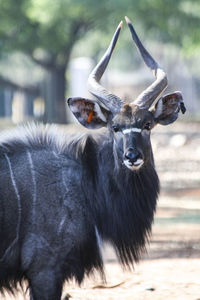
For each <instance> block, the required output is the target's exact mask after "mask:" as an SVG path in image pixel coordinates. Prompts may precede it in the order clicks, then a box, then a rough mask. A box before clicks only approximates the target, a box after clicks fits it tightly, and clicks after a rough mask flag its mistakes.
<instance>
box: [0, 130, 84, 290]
mask: <svg viewBox="0 0 200 300" xmlns="http://www.w3.org/2000/svg"><path fill="white" fill-rule="evenodd" d="M45 130H46V129H44V127H40V128H39V127H37V126H35V125H32V126H29V128H21V129H18V130H14V131H12V130H11V131H8V132H5V133H4V134H3V135H2V136H1V137H0V241H1V243H0V288H1V286H3V285H4V284H5V282H6V281H5V278H6V276H8V277H9V276H10V277H11V278H12V277H13V278H14V279H16V276H19V277H20V276H22V277H23V274H24V273H25V272H27V270H29V269H30V266H31V268H34V266H35V268H42V265H43V264H44V263H46V262H47V260H48V259H49V263H52V264H54V263H55V262H58V264H59V261H63V260H64V259H65V258H66V257H68V260H69V257H70V255H71V254H70V252H71V253H72V250H73V253H74V254H76V249H75V248H78V247H79V245H81V243H84V241H85V240H86V237H87V236H88V224H87V226H86V223H88V220H87V218H86V212H85V208H84V203H85V199H84V195H83V193H82V190H81V176H82V165H81V163H80V161H78V160H77V159H75V156H74V155H73V154H70V153H68V149H67V147H66V144H67V141H66V140H65V138H64V137H63V138H62V139H61V140H60V137H58V136H57V134H58V132H55V130H54V129H52V128H51V129H50V130H49V129H48V132H47V131H45ZM72 248H73V249H72ZM41 257H43V258H44V260H42V259H41ZM50 258H51V260H52V261H51V260H50ZM50 261H51V262H50ZM19 270H20V271H19ZM15 272H16V274H17V275H16V274H15ZM72 273H73V272H72ZM19 274H20V275H19Z"/></svg>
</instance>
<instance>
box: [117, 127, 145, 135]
mask: <svg viewBox="0 0 200 300" xmlns="http://www.w3.org/2000/svg"><path fill="white" fill-rule="evenodd" d="M141 131H142V129H141V128H128V129H124V130H122V132H123V134H127V133H130V132H141Z"/></svg>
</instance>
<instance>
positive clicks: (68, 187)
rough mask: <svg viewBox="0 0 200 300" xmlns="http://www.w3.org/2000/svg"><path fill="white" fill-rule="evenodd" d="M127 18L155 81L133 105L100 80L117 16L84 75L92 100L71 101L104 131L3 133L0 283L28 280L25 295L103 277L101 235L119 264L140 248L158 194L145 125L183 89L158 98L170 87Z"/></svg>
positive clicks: (42, 296)
mask: <svg viewBox="0 0 200 300" xmlns="http://www.w3.org/2000/svg"><path fill="white" fill-rule="evenodd" d="M126 21H127V23H128V26H129V28H130V30H131V34H132V37H133V39H134V41H135V43H136V45H137V47H138V49H139V51H140V53H141V55H142V57H143V59H144V62H145V63H146V65H147V66H148V67H149V68H150V69H151V70H152V71H153V74H154V75H155V77H156V80H155V81H154V83H153V84H152V85H151V86H150V87H148V88H147V89H146V90H145V91H144V92H143V93H142V94H141V95H140V96H139V97H138V98H137V99H136V100H135V101H133V102H132V103H130V104H126V103H124V102H123V101H122V100H121V99H119V98H118V97H117V96H114V95H113V94H111V93H109V92H108V91H107V90H106V89H104V88H103V87H102V86H101V85H100V84H99V80H100V79H101V77H102V75H103V73H104V71H105V69H106V67H107V64H108V62H109V60H110V57H111V54H112V52H113V49H114V47H115V44H116V41H117V38H118V35H119V33H120V29H121V26H122V23H120V25H119V26H118V28H117V30H116V32H115V34H114V37H113V39H112V41H111V44H110V46H109V48H108V50H107V51H106V53H105V55H104V56H103V58H102V59H101V61H100V62H99V64H98V65H97V66H96V68H95V69H94V70H93V71H92V73H91V75H90V76H89V80H88V83H89V91H90V92H91V93H92V94H93V95H94V96H95V97H96V98H97V100H88V99H84V98H70V99H69V100H68V104H69V107H70V109H71V111H72V112H73V113H74V115H75V116H76V118H77V119H78V120H79V122H80V123H81V124H82V125H84V126H85V127H87V128H99V127H106V130H105V132H103V133H101V134H94V135H91V134H85V135H80V136H79V137H70V136H67V135H60V134H59V131H56V130H55V128H54V127H50V128H46V127H42V126H35V125H31V126H29V127H26V128H21V129H17V130H15V131H10V132H6V133H4V135H2V136H1V140H0V170H1V172H0V241H1V244H0V287H1V291H3V289H4V288H5V289H8V290H11V291H13V290H14V288H16V286H17V282H22V280H24V279H25V280H27V281H28V285H29V288H30V297H31V299H32V300H59V299H60V298H61V293H62V286H63V283H64V281H65V280H67V279H70V278H73V277H74V278H75V279H76V280H77V281H78V282H79V283H81V281H82V280H83V278H84V276H85V275H88V274H89V273H91V272H92V271H93V270H95V269H97V270H98V271H100V273H101V274H102V275H103V263H102V258H101V254H100V249H99V243H98V240H99V237H101V239H102V240H104V241H109V242H110V243H111V244H112V245H113V247H114V249H115V251H116V253H117V256H118V258H119V261H120V262H121V263H122V264H123V265H125V266H129V265H132V264H133V263H134V262H135V261H138V259H139V258H140V255H141V252H142V251H143V250H144V249H145V242H146V241H147V239H148V237H149V234H150V232H151V225H152V221H153V216H154V211H155V208H156V199H157V197H158V192H159V180H158V176H157V173H156V171H155V167H154V161H153V153H152V149H151V143H150V132H151V129H152V128H153V127H154V126H155V125H156V124H157V123H160V124H163V125H167V124H169V123H172V122H174V121H175V120H176V119H177V117H178V112H179V110H180V109H181V110H182V112H183V113H184V111H185V108H184V104H183V101H182V96H181V93H180V92H175V93H173V94H169V95H167V96H164V97H161V98H160V99H159V100H157V101H156V99H157V97H158V96H159V95H160V94H161V93H162V91H163V90H164V89H165V88H166V87H167V78H166V74H165V72H164V71H163V70H162V68H161V67H160V66H159V65H158V64H157V63H156V61H155V60H154V59H153V58H152V57H151V55H150V54H149V53H148V52H147V51H146V49H145V48H144V46H143V45H142V43H141V42H140V40H139V38H138V36H137V35H136V33H135V31H134V29H133V26H132V25H131V23H130V21H129V20H128V19H126ZM153 104H154V105H153ZM152 105H153V106H152Z"/></svg>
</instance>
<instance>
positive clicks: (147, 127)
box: [144, 122, 151, 130]
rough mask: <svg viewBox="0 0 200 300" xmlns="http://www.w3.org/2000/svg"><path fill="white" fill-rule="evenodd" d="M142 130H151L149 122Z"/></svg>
mask: <svg viewBox="0 0 200 300" xmlns="http://www.w3.org/2000/svg"><path fill="white" fill-rule="evenodd" d="M144 129H146V130H150V129H151V123H150V122H147V123H146V124H145V125H144Z"/></svg>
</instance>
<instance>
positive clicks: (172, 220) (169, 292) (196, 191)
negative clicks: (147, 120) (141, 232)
mask: <svg viewBox="0 0 200 300" xmlns="http://www.w3.org/2000/svg"><path fill="white" fill-rule="evenodd" d="M167 127H168V128H167ZM167 127H161V126H160V127H159V128H158V129H156V130H155V133H154V134H153V135H152V143H153V148H154V156H155V161H156V166H157V170H158V173H159V176H160V180H161V188H162V192H161V196H160V199H159V202H158V208H157V213H156V216H155V222H154V225H153V233H152V239H151V242H150V244H149V246H148V247H147V250H148V251H147V253H146V254H144V256H143V258H142V260H141V262H140V263H139V264H138V265H136V266H135V269H134V270H132V271H127V270H126V271H125V270H122V269H121V267H120V266H119V264H118V263H117V261H116V257H115V255H114V253H113V251H112V249H111V248H110V247H109V246H105V247H104V250H103V255H104V261H105V267H106V277H107V282H106V283H104V282H102V281H101V279H100V278H99V277H98V276H95V277H94V278H90V279H87V280H85V282H84V284H83V285H82V287H81V288H79V287H78V286H77V285H76V284H75V283H74V282H70V283H68V284H66V285H65V287H64V290H63V299H67V298H69V299H74V300H79V299H84V300H87V299H88V300H94V299H95V300H114V299H115V300H116V299H125V300H150V299H151V300H152V299H153V300H168V299H170V300H200V124H192V123H188V124H183V123H177V124H176V125H173V126H167ZM0 299H1V300H11V299H12V300H13V299H18V300H22V299H28V297H27V296H24V295H23V294H22V293H19V294H18V296H17V297H15V298H14V297H12V296H9V295H6V297H1V296H0Z"/></svg>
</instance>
